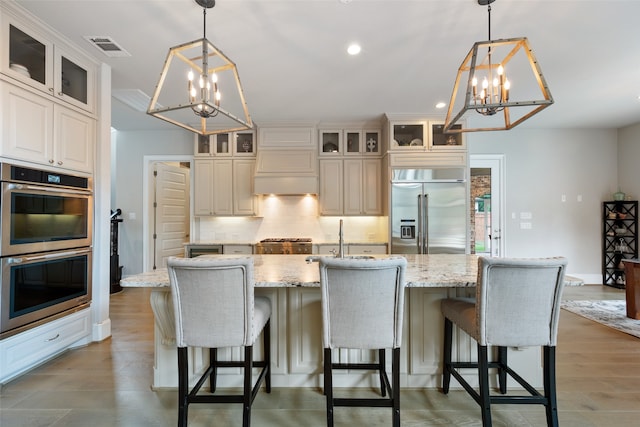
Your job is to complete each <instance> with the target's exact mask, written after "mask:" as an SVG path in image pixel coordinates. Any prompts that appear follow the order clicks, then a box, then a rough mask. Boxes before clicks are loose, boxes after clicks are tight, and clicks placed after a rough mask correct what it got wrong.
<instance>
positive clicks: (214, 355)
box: [209, 348, 218, 393]
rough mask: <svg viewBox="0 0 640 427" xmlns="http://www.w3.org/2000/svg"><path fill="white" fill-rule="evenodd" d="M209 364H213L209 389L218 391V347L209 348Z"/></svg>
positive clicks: (213, 391)
mask: <svg viewBox="0 0 640 427" xmlns="http://www.w3.org/2000/svg"><path fill="white" fill-rule="evenodd" d="M209 366H211V375H209V391H210V392H211V393H215V392H216V387H217V382H218V349H217V348H210V349H209Z"/></svg>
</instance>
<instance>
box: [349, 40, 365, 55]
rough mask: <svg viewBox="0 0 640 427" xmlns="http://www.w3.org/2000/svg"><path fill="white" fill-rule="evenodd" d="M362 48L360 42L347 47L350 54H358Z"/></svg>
mask: <svg viewBox="0 0 640 427" xmlns="http://www.w3.org/2000/svg"><path fill="white" fill-rule="evenodd" d="M361 50H362V48H361V47H360V45H359V44H358V43H352V44H350V45H349V47H348V48H347V52H348V53H349V55H357V54H359V53H360V51H361Z"/></svg>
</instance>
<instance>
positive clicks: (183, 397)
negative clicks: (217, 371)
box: [178, 347, 189, 427]
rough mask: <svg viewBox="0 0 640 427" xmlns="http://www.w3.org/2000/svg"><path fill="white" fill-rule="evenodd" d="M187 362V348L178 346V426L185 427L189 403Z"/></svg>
mask: <svg viewBox="0 0 640 427" xmlns="http://www.w3.org/2000/svg"><path fill="white" fill-rule="evenodd" d="M188 394H189V362H188V357H187V348H186V347H178V427H187V419H188V415H189V414H188V409H189V403H188V401H187V399H188V397H187V396H188Z"/></svg>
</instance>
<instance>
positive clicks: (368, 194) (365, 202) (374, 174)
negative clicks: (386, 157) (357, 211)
mask: <svg viewBox="0 0 640 427" xmlns="http://www.w3.org/2000/svg"><path fill="white" fill-rule="evenodd" d="M362 208H363V209H362V210H363V213H364V214H365V215H382V161H381V160H378V159H366V160H363V161H362Z"/></svg>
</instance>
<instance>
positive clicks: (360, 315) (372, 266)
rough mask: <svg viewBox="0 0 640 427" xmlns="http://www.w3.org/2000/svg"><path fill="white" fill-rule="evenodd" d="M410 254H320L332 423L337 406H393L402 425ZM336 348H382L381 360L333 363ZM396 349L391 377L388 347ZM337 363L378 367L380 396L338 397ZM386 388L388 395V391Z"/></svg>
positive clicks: (397, 424) (326, 384) (395, 420)
mask: <svg viewBox="0 0 640 427" xmlns="http://www.w3.org/2000/svg"><path fill="white" fill-rule="evenodd" d="M406 265H407V260H406V259H404V258H401V257H397V258H385V259H349V258H330V257H323V258H320V289H321V295H322V327H323V332H322V342H323V347H324V392H325V395H326V400H327V426H329V427H331V426H333V408H334V407H335V406H351V407H354V406H364V407H390V408H392V420H393V426H394V427H400V343H401V341H402V315H403V310H404V286H405V285H404V274H405V270H406ZM335 348H343V349H369V350H378V360H377V363H333V362H332V359H331V351H332V349H335ZM387 348H390V349H392V361H391V378H392V382H391V383H390V382H389V378H388V375H387V372H386V366H385V365H386V358H385V351H386V349H387ZM334 369H364V370H370V371H377V372H378V375H379V377H380V393H381V395H382V397H379V398H353V397H352V398H336V397H334V394H333V370H334ZM387 393H389V396H388V397H387Z"/></svg>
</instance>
